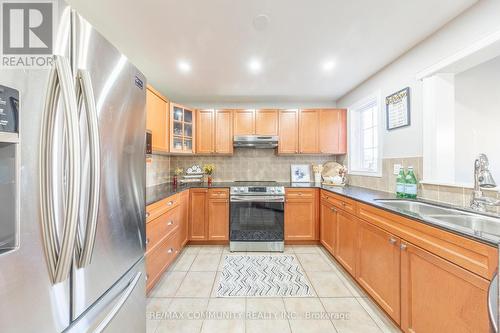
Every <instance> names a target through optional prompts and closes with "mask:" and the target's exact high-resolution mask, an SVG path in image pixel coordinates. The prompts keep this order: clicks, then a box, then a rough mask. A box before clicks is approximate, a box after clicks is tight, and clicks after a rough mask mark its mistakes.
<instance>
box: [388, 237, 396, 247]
mask: <svg viewBox="0 0 500 333" xmlns="http://www.w3.org/2000/svg"><path fill="white" fill-rule="evenodd" d="M396 242H397V240H396V239H395V238H390V239H389V243H391V244H392V245H394V244H396Z"/></svg>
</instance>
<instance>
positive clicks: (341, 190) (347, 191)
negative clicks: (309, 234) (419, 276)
mask: <svg viewBox="0 0 500 333" xmlns="http://www.w3.org/2000/svg"><path fill="white" fill-rule="evenodd" d="M245 185H246V186H248V185H252V183H241V182H219V183H212V185H210V186H208V184H207V183H197V184H185V185H178V186H175V187H174V186H173V185H172V184H161V185H156V186H151V187H147V188H146V205H150V204H152V203H155V202H157V201H159V200H162V199H164V198H166V197H169V196H171V195H173V194H176V193H179V192H182V191H184V190H186V189H189V188H230V187H232V186H245ZM273 185H274V186H284V187H288V188H321V189H324V190H327V191H329V192H332V193H335V194H339V195H342V196H345V197H347V198H350V199H353V200H356V201H359V202H362V203H365V204H369V205H372V206H374V207H377V208H380V209H383V210H386V211H388V212H391V213H396V214H398V215H401V216H403V217H407V218H410V219H413V220H415V222H416V223H425V224H428V225H431V226H433V227H436V228H440V229H443V230H446V231H450V232H453V233H455V234H458V235H461V236H465V237H467V238H471V239H474V240H478V241H480V242H483V243H486V244H489V245H492V246H498V245H499V244H500V233H498V234H488V233H484V232H478V231H474V230H472V229H469V228H465V227H461V226H458V225H453V224H448V223H443V222H440V221H437V220H434V219H431V218H428V217H426V216H424V215H420V214H418V213H415V212H412V211H409V210H405V209H399V208H394V207H391V206H388V205H385V204H384V203H382V202H380V201H378V200H380V199H396V196H395V195H394V194H391V193H388V192H382V191H377V190H371V189H367V188H363V187H357V186H346V187H336V186H326V185H320V184H316V183H289V182H278V183H273ZM418 201H419V202H424V203H431V204H437V205H439V206H441V207H445V208H454V209H459V210H462V211H463V212H465V213H471V211H469V210H466V209H464V208H458V207H454V206H451V205H447V204H442V203H435V202H431V201H428V200H423V199H418ZM474 213H477V212H474ZM488 217H493V218H495V219H498V223H499V224H500V218H499V217H498V216H494V215H489V216H488ZM499 230H500V228H499Z"/></svg>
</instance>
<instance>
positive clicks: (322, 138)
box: [319, 109, 347, 154]
mask: <svg viewBox="0 0 500 333" xmlns="http://www.w3.org/2000/svg"><path fill="white" fill-rule="evenodd" d="M346 115H347V110H345V109H325V110H320V111H319V146H320V149H319V150H320V152H321V153H322V154H345V153H347V118H346Z"/></svg>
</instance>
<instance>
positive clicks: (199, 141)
mask: <svg viewBox="0 0 500 333" xmlns="http://www.w3.org/2000/svg"><path fill="white" fill-rule="evenodd" d="M196 113H197V117H196V153H198V154H210V153H213V152H214V151H215V142H214V141H215V140H214V138H215V112H214V110H198V111H197V112H196Z"/></svg>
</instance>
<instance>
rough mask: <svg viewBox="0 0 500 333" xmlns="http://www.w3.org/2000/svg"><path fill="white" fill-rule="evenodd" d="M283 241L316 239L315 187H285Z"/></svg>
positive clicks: (316, 205) (316, 207) (316, 206)
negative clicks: (298, 188)
mask: <svg viewBox="0 0 500 333" xmlns="http://www.w3.org/2000/svg"><path fill="white" fill-rule="evenodd" d="M285 197H286V202H285V241H314V240H318V239H319V238H318V236H317V234H318V232H317V229H318V222H319V221H318V214H317V210H318V201H317V195H316V190H315V189H300V190H297V189H286V194H285Z"/></svg>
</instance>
